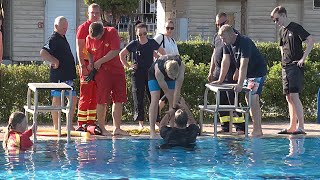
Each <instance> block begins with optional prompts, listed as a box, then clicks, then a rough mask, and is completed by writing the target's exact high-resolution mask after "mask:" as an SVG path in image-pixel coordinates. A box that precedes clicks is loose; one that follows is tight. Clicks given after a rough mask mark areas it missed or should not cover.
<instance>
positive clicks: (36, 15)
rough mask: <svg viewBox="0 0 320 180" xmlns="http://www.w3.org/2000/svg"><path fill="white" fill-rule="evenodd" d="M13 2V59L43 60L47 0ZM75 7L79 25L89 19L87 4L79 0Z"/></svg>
mask: <svg viewBox="0 0 320 180" xmlns="http://www.w3.org/2000/svg"><path fill="white" fill-rule="evenodd" d="M11 3H12V6H11V8H12V9H11V10H12V20H11V27H12V30H11V36H12V43H11V44H12V49H11V60H13V61H39V60H41V57H40V55H39V51H40V49H41V48H42V46H43V44H44V43H45V41H46V39H45V37H44V36H45V28H44V27H45V26H44V24H45V23H46V22H45V0H28V1H25V0H14V1H11ZM75 8H77V10H78V11H77V26H79V25H80V24H81V23H83V22H84V21H86V19H87V17H86V12H87V5H85V4H84V1H83V0H77V7H75ZM38 25H40V26H38ZM42 25H43V26H42ZM41 26H42V27H41Z"/></svg>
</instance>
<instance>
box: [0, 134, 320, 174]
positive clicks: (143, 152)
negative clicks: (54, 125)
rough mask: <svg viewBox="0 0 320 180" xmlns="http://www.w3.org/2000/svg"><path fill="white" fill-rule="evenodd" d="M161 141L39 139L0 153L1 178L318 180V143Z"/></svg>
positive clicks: (294, 140) (311, 140)
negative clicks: (168, 145) (166, 145)
mask: <svg viewBox="0 0 320 180" xmlns="http://www.w3.org/2000/svg"><path fill="white" fill-rule="evenodd" d="M161 143H162V141H161V140H137V139H117V140H91V141H80V140H79V141H75V142H72V143H69V144H67V143H66V142H65V141H39V142H38V143H37V144H36V146H35V148H34V150H33V151H28V152H24V153H21V154H19V155H13V154H11V155H9V154H7V153H5V152H4V151H3V150H1V151H0V157H1V158H0V178H1V179H51V180H53V179H320V171H319V158H320V149H319V148H320V139H319V138H304V137H297V136H296V137H288V138H253V139H235V138H212V137H210V138H199V139H198V141H197V146H196V147H195V148H194V149H192V148H188V149H185V148H177V147H176V148H172V149H159V148H158V147H159V145H161Z"/></svg>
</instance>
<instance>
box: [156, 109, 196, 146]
mask: <svg viewBox="0 0 320 180" xmlns="http://www.w3.org/2000/svg"><path fill="white" fill-rule="evenodd" d="M172 118H174V122H175V123H174V127H168V126H167V125H168V123H169V121H170V120H172ZM187 122H188V114H187V112H185V111H184V110H182V109H178V110H177V111H176V112H175V115H174V117H170V115H169V114H166V115H165V116H164V117H163V118H162V120H161V122H160V127H161V129H160V135H161V137H162V138H163V139H164V141H165V144H166V145H169V146H171V147H173V146H183V147H186V146H188V145H190V144H194V143H195V142H196V139H197V136H198V134H199V133H200V129H199V127H198V126H197V125H196V122H195V121H191V122H190V124H189V126H187Z"/></svg>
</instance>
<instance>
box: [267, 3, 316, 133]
mask: <svg viewBox="0 0 320 180" xmlns="http://www.w3.org/2000/svg"><path fill="white" fill-rule="evenodd" d="M271 18H272V20H273V22H274V23H276V25H278V26H280V36H279V37H280V50H281V55H282V86H283V94H285V95H286V99H287V102H288V107H289V115H290V125H289V128H287V129H283V130H281V131H280V132H279V133H278V134H305V130H304V115H303V106H302V103H301V101H300V98H299V93H301V91H302V84H303V78H304V69H303V65H304V62H305V60H306V58H307V56H308V55H309V53H310V51H311V49H312V47H313V44H314V39H313V37H312V36H311V35H310V34H309V33H308V32H307V31H306V30H305V29H304V28H303V27H302V26H301V25H300V24H297V23H295V22H290V21H289V20H288V18H287V11H286V9H285V8H284V7H282V6H278V7H276V8H275V9H274V10H273V11H272V12H271ZM302 42H305V43H306V44H307V48H306V50H305V51H304V52H303V48H302ZM297 122H299V124H298V126H297Z"/></svg>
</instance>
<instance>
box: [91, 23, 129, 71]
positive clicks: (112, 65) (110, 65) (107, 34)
mask: <svg viewBox="0 0 320 180" xmlns="http://www.w3.org/2000/svg"><path fill="white" fill-rule="evenodd" d="M86 48H87V50H88V52H89V53H90V54H91V55H93V60H94V61H97V60H99V59H100V58H102V57H103V56H105V55H106V54H108V52H109V51H111V50H119V49H120V37H119V35H118V32H117V30H116V29H115V28H113V27H104V34H103V35H102V37H101V38H100V39H92V38H90V36H89V35H88V36H87V39H86ZM101 68H104V69H105V70H107V71H112V72H113V73H116V74H124V68H123V66H122V63H121V61H120V58H119V56H116V57H114V58H113V59H111V60H110V61H108V62H106V63H103V64H102V65H101Z"/></svg>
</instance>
